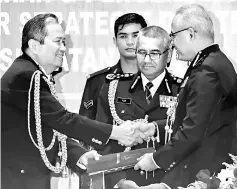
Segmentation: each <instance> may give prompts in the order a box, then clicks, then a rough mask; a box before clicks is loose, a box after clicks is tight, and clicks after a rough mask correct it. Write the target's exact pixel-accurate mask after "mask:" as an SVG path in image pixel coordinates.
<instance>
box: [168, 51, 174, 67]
mask: <svg viewBox="0 0 237 189" xmlns="http://www.w3.org/2000/svg"><path fill="white" fill-rule="evenodd" d="M172 55H173V48H170V49H169V50H168V57H167V64H169V63H170V62H171V59H172Z"/></svg>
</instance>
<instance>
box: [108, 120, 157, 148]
mask: <svg viewBox="0 0 237 189" xmlns="http://www.w3.org/2000/svg"><path fill="white" fill-rule="evenodd" d="M154 133H155V125H154V124H153V123H140V122H137V123H134V122H132V121H126V122H124V123H123V124H121V125H120V126H113V130H112V133H111V136H110V138H111V139H114V140H117V141H118V142H119V144H121V145H124V146H134V145H136V144H138V143H140V144H141V143H143V141H144V140H148V138H149V137H151V136H153V135H154Z"/></svg>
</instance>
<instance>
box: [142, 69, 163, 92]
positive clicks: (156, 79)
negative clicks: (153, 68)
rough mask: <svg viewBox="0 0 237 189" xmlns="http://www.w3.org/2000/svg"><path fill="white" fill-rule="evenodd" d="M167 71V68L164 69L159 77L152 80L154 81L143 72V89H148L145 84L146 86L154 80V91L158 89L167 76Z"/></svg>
mask: <svg viewBox="0 0 237 189" xmlns="http://www.w3.org/2000/svg"><path fill="white" fill-rule="evenodd" d="M165 73H166V72H165V70H164V71H163V72H162V73H161V74H160V75H159V76H157V77H156V78H155V79H154V80H152V81H149V80H148V79H147V78H146V76H145V75H144V74H143V73H141V78H142V85H143V90H144V91H145V89H146V88H145V86H146V84H147V83H149V82H152V84H153V87H151V89H154V91H156V90H157V89H158V88H159V86H160V84H161V82H162V81H163V79H164V77H165Z"/></svg>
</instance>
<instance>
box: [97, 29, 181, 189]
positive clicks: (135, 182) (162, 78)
mask: <svg viewBox="0 0 237 189" xmlns="http://www.w3.org/2000/svg"><path fill="white" fill-rule="evenodd" d="M170 58H171V50H170V37H169V35H168V33H167V32H166V31H165V30H164V29H162V28H160V27H158V26H150V27H146V28H143V29H141V30H140V32H139V35H138V38H137V44H136V60H137V67H138V70H139V72H138V73H137V74H135V76H130V77H129V74H128V77H126V74H120V75H118V74H108V75H107V77H106V78H107V79H106V82H105V83H104V84H103V86H102V87H101V90H100V93H99V97H98V99H97V110H96V117H95V119H96V120H98V121H101V122H105V123H111V124H112V123H113V124H118V125H119V124H121V123H122V122H123V121H126V120H132V121H135V120H140V119H143V120H142V121H147V122H148V123H147V124H151V125H154V127H156V126H157V127H158V129H159V133H158V140H159V141H158V142H157V139H156V138H154V139H155V140H154V147H155V148H156V150H158V149H159V148H160V147H161V146H162V145H164V144H165V129H164V128H165V125H166V118H167V109H168V107H169V103H172V100H175V99H176V97H175V96H176V94H177V89H178V83H175V81H174V80H173V78H172V77H171V76H170V74H169V73H168V72H167V70H166V69H165V68H166V65H167V62H169V61H170ZM120 71H121V70H119V69H118V72H119V73H121V72H120ZM149 84H151V85H153V86H151V87H150V88H149V89H147V85H149ZM149 94H150V95H149ZM146 116H147V119H144V118H145V117H146ZM147 145H148V146H149V147H153V141H152V140H150V142H148V144H147V143H146V142H144V143H143V144H138V145H137V146H135V147H132V149H131V150H134V149H139V148H146V147H147ZM124 150H125V147H122V146H120V145H118V144H116V143H114V142H113V141H110V142H108V144H107V145H106V147H105V149H104V150H101V151H99V153H101V154H109V153H118V152H123V151H124ZM154 174H155V177H153V173H149V174H148V175H147V178H146V176H145V175H141V174H140V172H139V171H134V170H133V169H129V170H126V171H123V172H122V173H119V174H116V176H115V175H110V177H107V180H106V181H107V182H106V183H107V184H108V185H107V188H112V187H113V186H114V185H116V183H118V187H119V188H121V189H126V188H132V187H135V186H136V187H138V186H142V185H147V184H148V183H156V182H157V178H160V180H161V179H162V178H163V176H164V173H162V172H159V171H155V173H154ZM124 178H126V180H125V179H124Z"/></svg>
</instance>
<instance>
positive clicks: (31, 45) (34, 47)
mask: <svg viewBox="0 0 237 189" xmlns="http://www.w3.org/2000/svg"><path fill="white" fill-rule="evenodd" d="M28 46H29V49H30V50H31V51H32V52H33V53H34V54H37V50H38V46H39V42H38V41H36V40H34V39H30V40H29V41H28Z"/></svg>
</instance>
